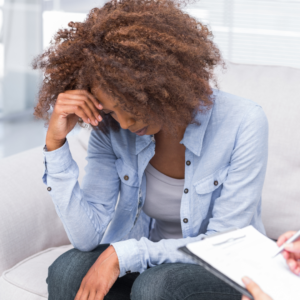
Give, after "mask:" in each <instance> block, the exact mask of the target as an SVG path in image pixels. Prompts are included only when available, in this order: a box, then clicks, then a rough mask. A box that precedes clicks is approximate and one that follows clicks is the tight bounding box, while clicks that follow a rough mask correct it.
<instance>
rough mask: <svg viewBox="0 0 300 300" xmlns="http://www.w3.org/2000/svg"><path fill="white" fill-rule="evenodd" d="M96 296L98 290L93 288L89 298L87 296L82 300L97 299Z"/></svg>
mask: <svg viewBox="0 0 300 300" xmlns="http://www.w3.org/2000/svg"><path fill="white" fill-rule="evenodd" d="M95 296H96V291H94V290H92V291H90V292H89V295H88V298H86V299H85V298H84V299H80V300H95V299H96V298H95Z"/></svg>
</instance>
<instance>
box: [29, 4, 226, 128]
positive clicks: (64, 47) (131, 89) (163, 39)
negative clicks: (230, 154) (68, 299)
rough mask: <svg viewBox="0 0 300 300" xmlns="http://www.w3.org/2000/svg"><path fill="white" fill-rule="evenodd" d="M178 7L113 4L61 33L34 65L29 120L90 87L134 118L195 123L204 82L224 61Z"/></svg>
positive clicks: (205, 99) (202, 107) (204, 31)
mask: <svg viewBox="0 0 300 300" xmlns="http://www.w3.org/2000/svg"><path fill="white" fill-rule="evenodd" d="M181 8H182V3H180V2H175V1H172V0H111V1H109V2H108V3H106V4H105V5H104V6H103V7H102V8H94V9H92V10H91V11H90V13H89V14H88V16H87V18H86V20H85V21H84V22H82V23H81V22H76V23H74V22H70V23H69V24H68V26H69V28H68V29H60V30H59V31H58V32H57V34H56V35H55V36H54V39H53V40H52V41H51V45H50V47H49V48H48V49H47V50H46V51H45V52H44V53H43V54H41V55H40V56H38V57H37V58H36V59H35V60H34V62H33V67H34V68H35V69H42V70H43V72H44V80H43V84H42V86H41V89H40V91H39V101H38V104H37V106H36V107H35V113H34V114H35V116H36V117H38V118H44V119H46V120H49V112H48V111H49V110H50V108H51V107H53V106H54V105H55V102H56V99H57V97H58V95H59V94H60V93H62V92H64V91H66V90H74V89H85V90H88V91H90V92H91V89H92V87H94V86H95V84H96V85H97V86H98V87H101V88H102V89H103V90H104V91H105V92H107V93H109V94H110V95H112V96H113V97H114V98H116V99H117V100H118V101H119V103H120V104H121V107H122V108H123V109H124V110H126V111H128V112H131V113H132V114H134V115H135V116H136V117H137V118H143V119H144V120H149V119H150V118H151V119H152V121H153V119H155V118H156V119H157V120H160V121H163V124H164V125H165V126H166V128H178V127H181V126H187V125H188V124H189V123H191V122H193V119H194V117H195V113H196V112H197V111H203V112H205V111H207V109H209V108H210V107H211V105H212V103H213V97H212V88H211V87H210V81H211V80H213V82H215V83H216V81H215V79H214V75H213V69H214V67H215V66H216V65H218V64H222V65H223V61H222V58H221V54H220V51H219V49H218V48H217V47H216V45H215V44H214V43H213V41H212V39H213V35H212V33H211V31H210V30H209V29H208V28H207V26H205V25H203V24H202V23H201V22H199V21H197V20H196V19H194V18H192V17H191V16H189V15H188V14H187V13H185V12H183V11H182V9H181ZM102 116H103V119H104V121H105V120H106V121H107V122H104V123H105V124H108V125H110V126H112V127H113V128H115V129H116V128H117V127H118V126H116V124H115V123H116V121H114V119H113V118H112V117H111V116H110V115H105V116H104V114H102ZM101 123H102V122H100V123H99V125H98V127H99V128H100V129H101V126H103V125H102V124H101Z"/></svg>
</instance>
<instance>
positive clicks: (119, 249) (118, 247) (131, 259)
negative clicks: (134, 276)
mask: <svg viewBox="0 0 300 300" xmlns="http://www.w3.org/2000/svg"><path fill="white" fill-rule="evenodd" d="M111 245H112V246H113V247H114V248H115V251H116V253H117V255H118V259H119V267H120V275H119V277H122V276H124V275H126V274H129V273H133V272H139V273H142V272H143V270H142V263H141V258H140V251H139V248H138V245H137V240H135V239H130V240H126V241H121V242H116V243H112V244H111Z"/></svg>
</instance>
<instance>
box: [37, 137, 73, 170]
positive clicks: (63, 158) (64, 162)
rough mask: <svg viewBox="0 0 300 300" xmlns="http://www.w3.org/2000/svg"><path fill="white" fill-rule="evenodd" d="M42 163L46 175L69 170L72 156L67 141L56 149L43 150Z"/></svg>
mask: <svg viewBox="0 0 300 300" xmlns="http://www.w3.org/2000/svg"><path fill="white" fill-rule="evenodd" d="M43 154H44V163H45V169H46V172H47V173H48V174H56V173H61V172H63V171H65V170H66V169H68V168H70V166H71V164H72V160H73V159H72V155H71V152H70V148H69V143H68V140H67V139H66V141H65V143H64V144H63V145H62V146H61V147H60V148H58V149H56V150H53V151H46V150H45V149H44V151H43Z"/></svg>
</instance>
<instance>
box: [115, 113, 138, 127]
mask: <svg viewBox="0 0 300 300" xmlns="http://www.w3.org/2000/svg"><path fill="white" fill-rule="evenodd" d="M118 122H119V123H120V126H121V128H122V129H128V128H129V127H131V126H132V125H134V124H135V119H134V118H132V117H131V116H129V115H125V114H124V115H123V114H122V115H119V116H118Z"/></svg>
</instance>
